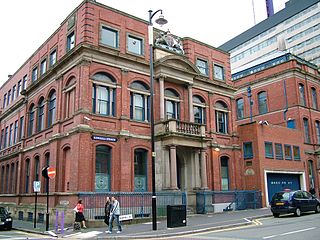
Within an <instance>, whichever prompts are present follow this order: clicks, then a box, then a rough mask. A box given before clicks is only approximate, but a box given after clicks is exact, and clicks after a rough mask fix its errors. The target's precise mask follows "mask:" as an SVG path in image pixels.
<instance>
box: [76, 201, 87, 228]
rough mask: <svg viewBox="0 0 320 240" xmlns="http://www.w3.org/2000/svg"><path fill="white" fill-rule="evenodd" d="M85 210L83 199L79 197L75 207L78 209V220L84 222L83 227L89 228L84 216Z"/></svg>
mask: <svg viewBox="0 0 320 240" xmlns="http://www.w3.org/2000/svg"><path fill="white" fill-rule="evenodd" d="M83 210H84V206H83V204H82V200H81V199H79V201H78V204H77V206H76V207H75V211H76V220H75V221H76V222H81V223H82V227H83V228H87V226H86V219H85V218H84V215H83Z"/></svg>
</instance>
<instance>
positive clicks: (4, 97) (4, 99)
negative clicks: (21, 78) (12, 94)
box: [3, 94, 7, 108]
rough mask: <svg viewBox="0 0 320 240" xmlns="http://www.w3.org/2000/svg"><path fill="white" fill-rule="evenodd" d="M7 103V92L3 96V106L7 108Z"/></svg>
mask: <svg viewBox="0 0 320 240" xmlns="http://www.w3.org/2000/svg"><path fill="white" fill-rule="evenodd" d="M6 103H7V94H4V96H3V108H5V107H6V106H7V105H6Z"/></svg>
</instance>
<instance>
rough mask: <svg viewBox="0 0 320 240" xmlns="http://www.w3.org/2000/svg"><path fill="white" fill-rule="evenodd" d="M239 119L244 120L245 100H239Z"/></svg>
mask: <svg viewBox="0 0 320 240" xmlns="http://www.w3.org/2000/svg"><path fill="white" fill-rule="evenodd" d="M237 118H238V119H243V118H244V102H243V98H239V99H237Z"/></svg>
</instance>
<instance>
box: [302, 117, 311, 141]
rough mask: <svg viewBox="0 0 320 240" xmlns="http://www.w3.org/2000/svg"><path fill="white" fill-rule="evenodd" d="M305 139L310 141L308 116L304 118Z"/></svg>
mask: <svg viewBox="0 0 320 240" xmlns="http://www.w3.org/2000/svg"><path fill="white" fill-rule="evenodd" d="M303 129H304V140H305V142H306V143H310V133H309V121H308V118H303Z"/></svg>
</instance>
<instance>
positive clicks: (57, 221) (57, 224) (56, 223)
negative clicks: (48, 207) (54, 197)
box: [55, 210, 59, 232]
mask: <svg viewBox="0 0 320 240" xmlns="http://www.w3.org/2000/svg"><path fill="white" fill-rule="evenodd" d="M55 225H56V227H55V229H56V232H58V228H59V211H58V210H56V220H55Z"/></svg>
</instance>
